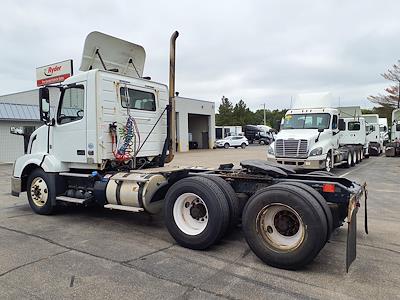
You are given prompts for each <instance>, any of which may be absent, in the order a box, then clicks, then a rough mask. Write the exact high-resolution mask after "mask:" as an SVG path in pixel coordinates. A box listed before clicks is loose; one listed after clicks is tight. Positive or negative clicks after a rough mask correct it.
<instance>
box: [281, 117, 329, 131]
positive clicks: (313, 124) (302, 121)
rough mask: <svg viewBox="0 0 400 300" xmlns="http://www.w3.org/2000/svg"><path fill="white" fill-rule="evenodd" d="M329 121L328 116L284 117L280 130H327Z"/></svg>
mask: <svg viewBox="0 0 400 300" xmlns="http://www.w3.org/2000/svg"><path fill="white" fill-rule="evenodd" d="M330 121H331V115H330V114H295V115H286V116H285V119H284V120H283V125H282V129H319V128H323V129H329V125H330Z"/></svg>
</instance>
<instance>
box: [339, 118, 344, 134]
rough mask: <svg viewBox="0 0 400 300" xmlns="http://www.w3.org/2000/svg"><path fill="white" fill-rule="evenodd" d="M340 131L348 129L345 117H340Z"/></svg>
mask: <svg viewBox="0 0 400 300" xmlns="http://www.w3.org/2000/svg"><path fill="white" fill-rule="evenodd" d="M338 128H339V130H340V131H343V130H346V123H345V122H344V120H343V119H339V126H338Z"/></svg>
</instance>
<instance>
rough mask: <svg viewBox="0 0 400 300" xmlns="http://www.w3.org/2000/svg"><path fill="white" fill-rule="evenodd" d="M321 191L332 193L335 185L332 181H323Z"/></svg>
mask: <svg viewBox="0 0 400 300" xmlns="http://www.w3.org/2000/svg"><path fill="white" fill-rule="evenodd" d="M322 191H323V192H324V193H334V192H335V185H334V184H332V183H324V184H323V186H322Z"/></svg>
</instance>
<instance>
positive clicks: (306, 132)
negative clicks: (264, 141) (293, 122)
mask: <svg viewBox="0 0 400 300" xmlns="http://www.w3.org/2000/svg"><path fill="white" fill-rule="evenodd" d="M323 134H324V132H322V133H321V135H323ZM299 137H301V138H300V139H302V140H309V141H310V140H315V139H316V138H317V137H318V130H317V129H283V130H282V131H280V132H279V133H278V134H277V135H276V137H275V140H279V139H283V140H287V139H296V140H298V139H299Z"/></svg>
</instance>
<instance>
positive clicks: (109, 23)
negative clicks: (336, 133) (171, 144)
mask: <svg viewBox="0 0 400 300" xmlns="http://www.w3.org/2000/svg"><path fill="white" fill-rule="evenodd" d="M95 30H97V31H101V32H104V33H107V34H110V35H114V36H116V37H119V38H122V39H126V40H129V41H132V42H134V43H138V44H141V45H143V46H144V48H145V49H146V54H147V58H146V64H145V72H144V74H145V75H147V76H151V77H152V79H153V80H155V81H159V82H162V83H167V81H168V51H169V44H168V43H169V38H170V35H171V33H172V32H173V31H174V30H178V31H179V33H180V37H179V38H178V40H177V63H176V68H177V83H176V88H177V91H179V92H180V95H181V96H186V97H192V98H199V99H205V100H210V101H215V102H219V101H220V99H221V96H222V95H224V96H226V97H228V98H229V99H231V100H232V101H233V102H234V103H235V102H237V101H239V100H240V99H243V100H244V101H245V102H246V103H247V105H248V106H250V108H252V109H258V108H261V106H262V104H263V103H266V105H267V107H268V108H271V109H274V108H287V107H289V106H290V98H291V96H295V95H296V94H298V93H303V92H320V91H321V92H323V91H330V92H332V93H333V94H334V95H335V97H337V98H339V97H340V99H341V105H361V106H363V107H364V106H371V105H372V104H371V103H369V102H368V101H367V100H366V97H367V96H368V95H370V94H376V93H378V92H381V91H382V90H383V88H384V87H385V86H386V85H387V84H388V82H387V81H385V80H384V79H383V78H381V77H380V75H379V74H380V73H382V72H384V71H385V70H386V69H387V68H388V67H390V66H391V65H392V64H393V63H395V62H396V61H397V59H399V58H400V2H399V1H396V0H393V1H382V0H380V1H367V0H363V1H345V0H335V1H333V0H332V1H330V0H324V1H316V0H315V1H302V0H293V1H289V0H287V1H285V0H279V1H278V0H276V1H232V0H230V1H216V0H214V1H205V0H202V1H188V0H187V1H173V0H169V1H149V0H148V1H132V0H131V1H115V0H114V1H101V0H97V1H85V0H81V1H38V0H36V1H16V0H13V1H1V21H0V94H1V95H3V94H7V93H12V92H18V91H22V90H28V89H32V88H34V87H35V68H36V67H38V66H42V65H46V64H49V63H52V62H57V61H60V60H64V59H68V58H72V59H73V60H74V65H75V69H76V70H77V69H78V68H79V65H80V59H81V54H82V50H83V43H84V39H85V37H86V35H87V34H88V33H89V32H91V31H95ZM217 105H218V104H217Z"/></svg>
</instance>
